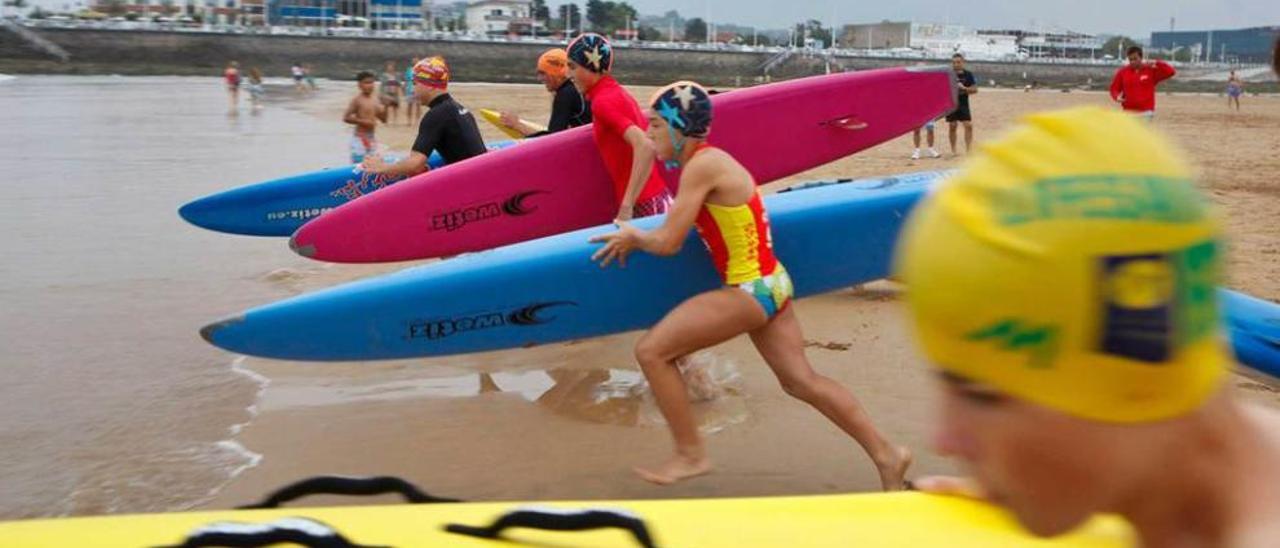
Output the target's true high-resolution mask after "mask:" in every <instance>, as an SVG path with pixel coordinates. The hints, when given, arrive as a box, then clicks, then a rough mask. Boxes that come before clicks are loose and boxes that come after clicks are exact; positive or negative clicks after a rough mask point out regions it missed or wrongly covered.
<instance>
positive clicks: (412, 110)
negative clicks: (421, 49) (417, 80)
mask: <svg viewBox="0 0 1280 548" xmlns="http://www.w3.org/2000/svg"><path fill="white" fill-rule="evenodd" d="M421 60H422V58H421V57H414V58H413V62H412V63H410V64H409V66H407V67H405V69H404V120H405V123H406V124H409V125H413V123H414V122H417V121H418V120H419V119H421V118H422V103H419V102H418V99H417V97H416V96H415V95H414V93H413V67H416V66H418V61H421Z"/></svg>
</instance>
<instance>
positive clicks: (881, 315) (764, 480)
mask: <svg viewBox="0 0 1280 548" xmlns="http://www.w3.org/2000/svg"><path fill="white" fill-rule="evenodd" d="M342 86H343V84H341V83H333V84H331V85H329V86H328V87H327V88H326V89H325V90H324V91H323V92H322V93H321V94H320V95H318V96H316V97H313V98H311V99H309V100H307V101H305V102H301V103H298V104H296V105H293V106H290V107H287V108H297V109H301V110H303V111H306V112H308V113H310V114H313V115H315V116H318V117H327V118H329V119H334V120H336V119H339V118H340V116H341V113H342V109H343V107H344V106H345V103H346V100H347V99H348V97H349V96H348V95H347V93H346V92H345V91H342V90H340V89H334V88H341V87H342ZM351 89H352V92H354V86H351ZM632 91H633V92H634V93H635V95H637V96H638V97H641V98H643V97H647V96H648V93H649V91H650V89H649V88H635V89H632ZM454 95H455V97H456V98H457V99H458V100H459V101H460V102H462V103H463V104H465V105H467V106H469V107H472V108H482V107H483V108H496V109H510V110H513V111H515V112H517V113H519V114H521V115H522V116H523V117H525V118H527V119H530V120H533V121H538V122H541V121H543V120H545V118H546V116H547V110H548V108H549V102H550V97H549V95H547V94H546V92H545V91H543V90H542V89H541V88H540V87H538V86H532V85H531V86H510V85H501V86H497V85H482V84H473V85H466V84H459V85H456V86H455V88H454ZM1225 102H1226V101H1225V100H1224V99H1222V98H1220V97H1217V96H1208V95H1176V96H1164V95H1162V96H1161V97H1160V98H1159V111H1158V112H1159V116H1158V119H1157V121H1156V127H1158V128H1160V129H1162V130H1164V131H1166V132H1167V133H1168V134H1170V135H1171V136H1172V137H1173V138H1174V139H1175V140H1176V141H1177V142H1179V143H1180V144H1181V145H1182V146H1183V147H1184V148H1185V149H1186V150H1187V152H1188V153H1189V154H1190V156H1191V158H1192V160H1193V161H1194V162H1195V163H1196V164H1197V165H1198V166H1199V168H1200V170H1201V173H1202V177H1201V183H1202V185H1203V187H1204V188H1205V189H1206V190H1207V191H1208V192H1209V193H1210V195H1211V196H1212V197H1213V199H1214V200H1215V201H1216V202H1217V203H1218V204H1219V205H1220V206H1221V207H1222V208H1223V211H1224V213H1225V217H1226V221H1227V230H1228V233H1229V236H1230V241H1231V248H1230V261H1229V263H1230V264H1229V276H1228V278H1229V279H1228V284H1229V285H1230V286H1231V287H1233V288H1237V289H1241V290H1243V291H1246V292H1248V293H1251V294H1254V295H1257V296H1261V297H1264V298H1268V299H1271V300H1280V180H1277V178H1276V173H1277V170H1278V169H1280V161H1277V157H1278V156H1277V153H1280V97H1246V98H1245V101H1244V107H1245V111H1244V112H1243V113H1239V114H1236V113H1233V112H1228V111H1227V110H1226V108H1225ZM1108 103H1109V101H1108V99H1107V97H1106V96H1105V95H1102V94H1096V93H1070V94H1064V93H1059V92H1034V93H1023V92H1010V91H994V90H983V91H982V92H981V93H979V94H978V95H977V96H975V97H974V98H973V110H974V113H975V116H976V117H977V120H976V122H975V125H976V127H975V132H976V140H977V142H978V143H980V142H982V141H983V140H985V139H988V138H991V137H993V136H995V135H997V134H999V132H1000V131H1001V129H1003V128H1006V127H1008V126H1010V125H1011V124H1012V123H1013V122H1014V121H1015V120H1016V119H1017V118H1018V117H1020V116H1022V115H1024V114H1027V113H1030V112H1034V111H1036V110H1043V109H1049V108H1059V107H1065V106H1071V105H1083V104H1097V105H1107V104H1108ZM403 116H404V115H403V112H401V113H400V118H399V119H398V120H396V121H395V124H394V125H392V126H390V127H386V128H381V129H380V132H381V140H382V141H383V142H384V143H386V144H388V145H390V147H391V149H392V150H404V149H406V148H407V147H408V145H409V143H410V142H411V141H412V138H413V132H414V130H415V127H413V126H410V125H408V124H406V122H405V121H404V118H403ZM481 129H482V131H483V132H484V133H485V138H486V139H491V140H496V139H503V138H505V137H503V136H502V135H501V134H500V133H498V132H497V131H496V129H494V128H493V127H492V126H490V125H488V124H487V123H485V122H483V121H481ZM345 138H346V137H345V135H342V134H335V135H334V139H335V140H345ZM910 139H911V137H910V135H907V136H904V137H902V138H899V139H897V140H895V141H892V142H890V143H886V144H884V145H881V146H879V147H876V148H875V149H872V150H869V151H866V152H863V153H861V154H858V155H856V156H854V157H851V158H847V159H845V160H842V161H840V162H836V163H833V164H830V165H827V166H823V167H821V168H818V169H815V170H812V171H809V172H807V173H803V174H800V175H797V176H795V177H791V178H788V179H787V180H785V181H781V182H779V183H775V184H773V185H770V188H771V189H776V188H778V187H779V186H781V185H786V184H789V183H794V182H799V181H806V180H813V179H821V178H832V177H856V176H872V175H887V174H893V173H902V172H909V171H917V170H926V169H930V170H931V169H940V168H944V167H953V166H956V165H958V164H959V161H960V160H959V159H954V158H949V157H948V158H944V159H940V160H919V161H911V160H909V159H908V155H909V154H910V152H911V141H910ZM961 146H963V145H961ZM938 149H939V151H941V152H943V153H944V154H948V155H949V151H948V150H947V149H948V147H947V145H946V127H945V124H940V125H939V132H938ZM403 266H404V265H395V266H388V265H379V266H362V267H353V266H334V265H321V264H315V265H308V266H305V267H300V268H297V269H294V270H282V271H280V272H277V273H275V274H274V278H273V280H272V281H273V283H277V284H279V285H280V286H281V287H284V288H285V289H287V290H288V291H290V292H301V291H308V290H313V289H318V288H320V287H326V286H329V285H333V284H336V283H339V282H342V281H346V280H350V279H356V278H359V277H363V276H367V275H369V274H372V273H377V272H383V271H389V270H394V269H398V268H402V267H403ZM896 289H897V288H896V286H895V285H894V284H892V283H890V282H877V283H874V284H869V285H867V286H864V287H862V288H857V289H852V290H844V291H839V292H835V293H830V294H826V295H822V296H818V297H814V298H809V299H804V300H801V301H799V302H798V304H797V307H796V311H797V313H798V315H799V317H800V319H801V321H802V323H803V325H804V329H805V336H806V339H807V340H809V341H811V347H810V348H809V351H808V356H809V358H810V360H811V361H812V363H813V366H814V367H815V368H816V369H817V370H819V371H821V372H822V373H824V374H827V375H829V376H831V377H833V378H835V379H836V380H838V381H839V382H841V383H843V384H844V385H846V386H848V387H849V388H850V389H852V390H853V392H854V393H855V395H856V396H857V397H858V398H859V399H860V400H861V402H862V403H863V405H865V406H866V408H867V410H868V411H869V413H870V414H871V416H872V417H873V418H874V420H875V421H876V424H877V425H878V426H879V427H880V428H881V429H882V430H883V431H884V432H885V433H886V434H887V435H888V436H889V437H890V438H891V439H892V440H894V441H895V442H897V443H901V444H905V445H907V446H909V447H911V448H912V449H913V450H914V451H915V452H916V455H917V459H916V465H915V467H914V468H913V469H912V470H911V472H910V475H912V476H918V475H922V474H927V473H948V472H952V471H953V468H952V465H951V464H950V463H949V462H948V461H946V460H944V459H940V458H938V457H935V456H933V455H932V454H931V452H930V451H929V435H930V422H931V417H932V413H933V407H932V406H933V391H932V388H933V387H932V385H931V384H932V379H931V375H930V373H929V372H928V369H927V367H926V364H925V363H924V362H923V360H922V359H921V358H920V357H919V356H918V355H917V353H916V351H915V350H914V348H913V347H912V344H911V341H910V338H909V332H908V331H907V329H906V326H905V323H904V319H903V316H902V313H903V311H902V309H901V308H900V306H899V305H898V303H897V302H896ZM637 336H638V334H637V333H630V334H624V335H618V336H613V337H604V338H599V339H593V340H589V341H581V342H578V343H570V344H564V345H550V346H546V347H540V348H535V349H527V350H517V351H508V352H496V353H489V354H478V355H469V356H460V357H453V358H446V359H432V360H406V361H399V362H384V363H366V364H302V363H289V362H273V361H267V360H257V359H247V360H246V362H245V363H244V365H245V366H246V367H248V368H249V369H252V370H254V371H256V372H258V373H260V374H262V375H264V376H266V377H267V378H269V379H270V380H271V385H270V386H269V387H268V388H267V389H266V391H265V393H264V395H263V398H262V400H261V401H260V402H259V411H260V414H259V415H258V416H257V417H256V418H255V419H254V420H253V422H252V423H251V424H249V425H248V426H247V427H246V428H245V429H244V430H243V432H242V433H241V435H240V436H239V441H240V443H242V444H243V445H244V446H245V447H246V448H248V449H249V450H251V451H253V452H256V453H259V454H262V455H263V458H262V460H261V462H260V464H259V465H258V466H257V467H256V468H253V469H251V470H249V471H248V472H246V473H244V474H243V475H242V476H240V477H239V478H238V479H237V480H236V481H234V482H233V483H232V484H231V485H230V486H228V487H227V488H226V489H225V490H224V491H223V492H222V493H221V494H220V495H219V496H218V497H217V498H216V499H215V500H214V501H212V502H211V503H209V504H208V505H207V507H210V508H225V507H230V506H234V505H237V504H244V503H247V502H250V501H252V500H254V499H257V498H260V497H261V496H263V495H264V494H265V493H266V492H268V491H270V490H272V489H274V488H276V487H278V486H281V485H283V484H285V483H288V482H291V481H293V480H296V479H300V478H303V477H306V476H310V475H315V474H328V473H339V474H358V475H365V474H367V475H375V474H376V475H382V474H391V475H397V476H401V477H404V478H406V479H408V480H410V481H412V482H414V483H416V484H418V485H420V486H421V487H423V488H424V489H426V490H428V491H429V492H431V493H433V494H439V495H445V496H452V497H458V498H463V499H468V500H533V499H544V500H545V499H606V498H655V497H702V496H746V495H771V494H802V493H832V492H847V491H867V490H873V489H876V488H877V487H878V484H879V482H878V480H877V477H876V474H875V471H874V469H873V467H872V466H871V464H870V462H869V460H868V459H867V458H866V457H865V456H864V455H863V454H862V452H861V450H860V449H859V448H858V447H857V446H856V445H855V444H854V443H853V442H852V440H850V439H848V438H846V437H845V436H844V435H843V434H842V433H840V432H839V431H838V430H837V429H836V428H835V426H833V425H832V424H830V423H828V422H827V421H826V420H825V419H823V418H822V417H821V416H820V415H819V414H818V413H816V412H815V411H813V410H812V409H809V408H807V407H806V406H805V405H803V404H802V403H800V402H798V401H795V400H791V399H790V398H789V397H788V396H786V395H785V394H784V393H783V392H782V390H781V389H779V388H778V386H777V383H776V381H775V380H774V378H773V376H772V375H771V374H770V372H769V371H768V368H767V367H766V366H765V365H764V363H763V362H762V361H761V360H760V358H759V357H758V356H756V355H755V353H754V350H753V349H752V347H751V345H750V343H749V342H748V341H747V340H746V339H745V338H743V337H740V338H738V339H736V340H734V341H731V342H729V343H726V344H724V345H721V346H719V347H717V348H715V349H714V350H713V351H712V352H711V358H710V359H711V360H712V361H714V362H716V363H717V364H719V370H720V371H721V372H724V371H728V372H729V373H732V372H734V371H736V377H734V378H733V379H731V381H730V382H727V383H725V384H724V387H725V388H724V390H725V393H724V394H721V396H720V397H719V398H718V399H716V400H713V401H712V402H709V403H704V404H701V405H700V406H699V410H700V411H701V412H702V414H703V420H704V427H706V428H712V429H715V428H718V429H719V431H717V432H715V433H713V434H711V435H710V436H709V437H708V446H709V450H710V453H711V457H712V458H713V459H714V461H715V464H716V466H717V469H716V470H715V472H714V473H713V474H711V475H709V476H706V477H703V478H698V479H695V480H692V481H688V482H685V483H683V484H680V485H677V486H673V487H667V488H662V487H657V486H652V485H649V484H647V483H645V482H643V481H641V480H639V479H637V478H635V477H634V476H633V475H632V474H631V472H630V467H631V466H633V465H636V464H649V463H653V462H655V461H657V460H659V459H661V458H663V457H664V456H665V455H666V454H667V452H668V451H669V449H670V441H669V439H668V436H667V433H666V430H665V428H663V427H662V426H660V425H658V424H657V423H656V421H653V420H652V414H653V413H654V410H653V409H652V404H651V403H646V402H645V400H644V396H643V393H642V392H639V391H637V390H635V389H634V388H635V387H634V386H630V385H633V384H634V382H633V381H634V375H635V374H634V373H626V372H619V371H614V372H612V373H609V374H608V378H609V379H611V380H612V382H614V383H621V384H628V383H630V385H629V386H628V387H623V389H620V390H617V389H616V388H617V387H610V386H609V385H608V384H606V385H605V386H603V387H601V386H600V385H598V382H599V381H601V380H602V379H604V378H605V375H606V374H605V373H603V372H601V371H600V370H609V369H613V370H630V371H634V369H635V367H634V365H633V363H632V359H631V355H630V348H631V345H632V344H633V343H634V341H635V339H636V337H637ZM544 370H558V372H557V373H555V374H554V376H555V377H556V378H552V376H549V375H547V374H543V373H539V372H540V371H544ZM566 370H567V372H566ZM483 371H487V372H494V375H491V376H481V375H480V372H483ZM627 375H631V377H627ZM1234 382H1235V384H1236V385H1237V387H1238V390H1239V392H1240V393H1241V394H1242V395H1243V396H1244V397H1245V398H1247V399H1249V400H1251V401H1256V402H1259V403H1261V404H1263V405H1266V406H1270V407H1274V408H1280V390H1278V389H1277V385H1275V384H1265V383H1263V382H1257V381H1255V380H1251V379H1249V378H1247V377H1244V376H1239V377H1237V378H1235V379H1234ZM618 394H622V395H618ZM379 500H383V501H385V500H390V499H379ZM336 501H337V499H332V498H325V497H320V498H317V499H314V500H311V501H310V502H309V503H314V504H324V503H332V502H336Z"/></svg>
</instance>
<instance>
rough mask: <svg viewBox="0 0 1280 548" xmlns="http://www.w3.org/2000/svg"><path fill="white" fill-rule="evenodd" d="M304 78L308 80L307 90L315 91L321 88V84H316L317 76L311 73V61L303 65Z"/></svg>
mask: <svg viewBox="0 0 1280 548" xmlns="http://www.w3.org/2000/svg"><path fill="white" fill-rule="evenodd" d="M302 79H303V80H306V82H307V91H315V90H317V89H320V86H317V85H316V77H315V76H314V75H312V74H311V64H310V63H307V64H305V65H302Z"/></svg>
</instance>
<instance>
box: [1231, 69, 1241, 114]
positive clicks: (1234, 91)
mask: <svg viewBox="0 0 1280 548" xmlns="http://www.w3.org/2000/svg"><path fill="white" fill-rule="evenodd" d="M1241 95H1244V80H1242V79H1240V77H1239V76H1236V71H1234V70H1233V71H1231V75H1230V76H1227V110H1231V105H1232V103H1234V104H1235V105H1236V112H1240V96H1241Z"/></svg>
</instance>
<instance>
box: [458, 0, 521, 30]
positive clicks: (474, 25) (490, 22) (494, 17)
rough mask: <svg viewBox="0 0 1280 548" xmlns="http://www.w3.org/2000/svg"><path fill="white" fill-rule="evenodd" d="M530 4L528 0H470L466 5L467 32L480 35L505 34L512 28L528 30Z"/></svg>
mask: <svg viewBox="0 0 1280 548" xmlns="http://www.w3.org/2000/svg"><path fill="white" fill-rule="evenodd" d="M530 4H531V2H530V1H529V0H480V1H479V2H472V3H471V4H469V5H468V6H467V32H469V33H471V34H481V35H484V34H507V33H510V32H512V31H513V30H517V31H519V32H528V29H529V26H530V25H532V24H533V18H532V17H531V13H532V9H531V6H530ZM512 27H516V28H515V29H513V28H512ZM521 28H522V29H523V30H520V29H521Z"/></svg>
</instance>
